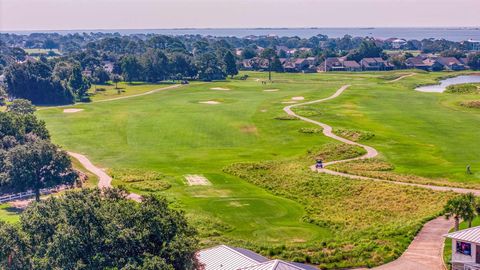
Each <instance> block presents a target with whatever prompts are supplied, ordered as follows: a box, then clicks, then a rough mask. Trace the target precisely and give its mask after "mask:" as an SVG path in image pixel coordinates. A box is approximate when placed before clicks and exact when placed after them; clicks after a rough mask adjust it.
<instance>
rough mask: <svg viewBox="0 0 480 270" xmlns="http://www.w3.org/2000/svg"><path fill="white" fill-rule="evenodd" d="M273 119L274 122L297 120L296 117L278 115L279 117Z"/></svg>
mask: <svg viewBox="0 0 480 270" xmlns="http://www.w3.org/2000/svg"><path fill="white" fill-rule="evenodd" d="M274 119H276V120H298V118H297V117H295V116H293V115H289V114H287V115H280V116H277V117H275V118H274Z"/></svg>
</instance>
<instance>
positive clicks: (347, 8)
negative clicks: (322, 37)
mask: <svg viewBox="0 0 480 270" xmlns="http://www.w3.org/2000/svg"><path fill="white" fill-rule="evenodd" d="M479 14H480V0H0V30H3V31H6V30H65V29H145V28H149V29H152V28H180V27H196V28H206V27H212V28H231V27H241V28H245V27H249V28H250V27H370V26H372V27H380V26H384V27H395V26H480V15H479Z"/></svg>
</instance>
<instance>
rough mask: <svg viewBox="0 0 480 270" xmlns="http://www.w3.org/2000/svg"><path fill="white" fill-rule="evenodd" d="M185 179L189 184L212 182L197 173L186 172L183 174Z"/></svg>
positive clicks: (207, 184)
mask: <svg viewBox="0 0 480 270" xmlns="http://www.w3.org/2000/svg"><path fill="white" fill-rule="evenodd" d="M185 179H186V180H187V183H188V185H189V186H210V185H212V183H210V181H208V179H207V178H205V176H202V175H197V174H187V175H185Z"/></svg>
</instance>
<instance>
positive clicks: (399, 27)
mask: <svg viewBox="0 0 480 270" xmlns="http://www.w3.org/2000/svg"><path fill="white" fill-rule="evenodd" d="M378 28H384V29H385V28H389V29H402V28H403V29H404V28H417V29H422V28H423V29H451V30H456V29H463V30H480V25H478V26H325V27H322V26H297V27H280V26H279V27H261V26H260V27H170V28H72V29H8V30H3V29H0V33H11V32H56V31H59V32H65V31H84V32H85V31H89V32H92V31H97V32H102V31H128V30H145V31H153V30H218V29H222V30H239V29H244V30H282V29H378Z"/></svg>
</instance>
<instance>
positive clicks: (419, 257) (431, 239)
mask: <svg viewBox="0 0 480 270" xmlns="http://www.w3.org/2000/svg"><path fill="white" fill-rule="evenodd" d="M413 75H414V73H413V74H408V75H405V76H402V77H400V78H397V79H395V80H393V81H391V82H394V81H398V80H400V79H403V78H406V77H410V76H413ZM348 87H350V85H344V86H342V87H340V88H339V89H338V90H337V91H336V92H335V93H334V94H333V95H331V96H329V97H327V98H323V99H319V100H314V101H309V102H304V103H299V104H293V105H289V106H286V107H285V108H283V110H284V111H285V112H286V113H287V114H288V115H291V116H294V117H297V118H299V119H300V120H303V121H305V122H308V123H312V124H314V125H317V126H320V127H322V129H323V134H324V135H325V136H327V137H330V138H332V139H334V140H337V141H340V142H343V143H346V144H350V145H356V146H359V147H362V148H363V149H365V151H366V154H364V155H362V156H360V157H356V158H351V159H344V160H335V161H330V162H327V163H325V166H329V165H332V164H336V163H342V162H348V161H352V160H360V159H368V158H374V157H376V156H378V151H377V150H376V149H375V148H373V147H371V146H368V145H364V144H360V143H357V142H354V141H351V140H348V139H345V138H343V137H340V136H337V135H335V134H334V133H333V128H332V127H331V126H329V125H327V124H325V123H321V122H318V121H315V120H313V119H310V118H307V117H303V116H300V115H298V114H296V113H295V112H294V111H293V110H292V108H294V107H298V106H304V105H309V104H315V103H321V102H325V101H328V100H331V99H334V98H337V97H338V96H340V95H341V94H342V93H343V92H344V91H345V90H347V89H348ZM311 169H312V170H314V171H318V172H320V173H327V174H330V175H335V176H341V177H345V178H350V179H358V180H371V181H378V182H388V183H393V184H398V185H407V186H415V187H420V188H426V189H431V190H435V191H451V192H456V193H469V192H472V193H474V194H475V195H477V196H480V190H474V189H464V188H452V187H444V186H435V185H422V184H415V183H407V182H398V181H388V180H384V179H377V178H371V177H365V176H360V175H353V174H347V173H341V172H336V171H332V170H328V169H325V168H324V169H320V170H317V169H316V168H315V165H314V166H312V167H311ZM452 227H453V221H450V220H446V219H445V218H444V217H438V218H436V219H434V220H431V221H429V222H427V223H426V224H425V225H424V226H423V228H422V230H421V231H420V232H419V233H418V234H417V236H416V237H415V239H414V240H413V241H412V243H411V244H410V246H409V247H408V249H407V250H406V251H405V252H404V253H403V254H402V256H401V257H400V258H398V259H397V260H395V261H393V262H390V263H387V264H385V265H382V266H379V267H376V268H374V269H377V270H419V269H422V270H444V269H445V266H444V263H443V243H444V239H443V235H444V234H446V233H448V231H449V230H450V229H451V228H452Z"/></svg>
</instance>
